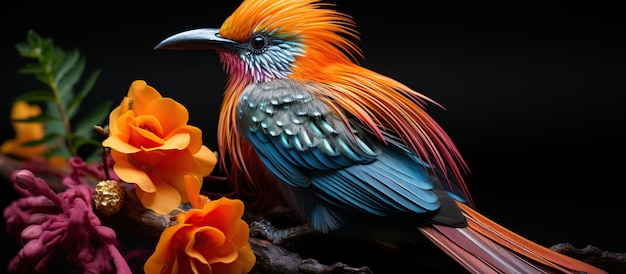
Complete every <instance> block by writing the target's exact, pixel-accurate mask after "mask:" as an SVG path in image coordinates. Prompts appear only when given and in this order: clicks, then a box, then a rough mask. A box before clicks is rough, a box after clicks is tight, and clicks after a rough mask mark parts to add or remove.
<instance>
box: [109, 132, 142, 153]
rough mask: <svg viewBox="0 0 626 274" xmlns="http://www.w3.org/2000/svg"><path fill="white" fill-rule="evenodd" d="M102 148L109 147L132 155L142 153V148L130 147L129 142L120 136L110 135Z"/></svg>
mask: <svg viewBox="0 0 626 274" xmlns="http://www.w3.org/2000/svg"><path fill="white" fill-rule="evenodd" d="M102 146H104V147H109V148H111V149H114V150H117V151H119V152H120V153H124V154H131V153H135V152H138V151H141V149H140V148H138V147H135V146H132V145H130V144H129V143H128V142H126V141H125V140H123V139H121V138H120V137H119V136H118V135H109V137H107V138H106V139H105V140H104V141H102Z"/></svg>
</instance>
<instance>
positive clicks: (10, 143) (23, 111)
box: [0, 101, 45, 160]
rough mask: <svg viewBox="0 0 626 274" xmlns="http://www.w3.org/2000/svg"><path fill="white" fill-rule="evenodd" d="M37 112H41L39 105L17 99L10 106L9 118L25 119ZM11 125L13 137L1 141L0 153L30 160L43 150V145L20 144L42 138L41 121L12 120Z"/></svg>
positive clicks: (42, 126) (42, 127)
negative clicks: (13, 132)
mask: <svg viewBox="0 0 626 274" xmlns="http://www.w3.org/2000/svg"><path fill="white" fill-rule="evenodd" d="M39 114H41V108H40V107H39V106H37V105H29V104H28V103H27V102H25V101H17V102H15V103H14V104H13V107H12V108H11V119H26V118H31V117H35V116H37V115H39ZM12 125H13V129H14V130H15V139H11V140H6V141H5V142H4V143H2V147H0V153H2V154H8V155H13V156H15V157H19V158H22V159H29V160H30V159H33V158H35V157H37V156H40V155H42V154H43V153H44V152H45V147H44V146H43V145H37V146H29V147H26V146H22V144H24V143H27V142H30V141H36V140H40V139H41V138H43V136H44V134H45V132H44V125H43V123H24V122H14V123H12Z"/></svg>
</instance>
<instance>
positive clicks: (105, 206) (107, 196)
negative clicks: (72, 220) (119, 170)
mask: <svg viewBox="0 0 626 274" xmlns="http://www.w3.org/2000/svg"><path fill="white" fill-rule="evenodd" d="M93 201H94V204H95V207H96V209H97V210H100V212H102V214H104V215H107V216H108V215H111V214H113V213H116V212H118V211H119V210H120V209H121V208H122V202H123V201H124V190H123V189H122V188H121V187H120V186H119V185H118V184H117V182H116V181H114V180H105V181H100V182H98V184H97V185H96V196H94V197H93Z"/></svg>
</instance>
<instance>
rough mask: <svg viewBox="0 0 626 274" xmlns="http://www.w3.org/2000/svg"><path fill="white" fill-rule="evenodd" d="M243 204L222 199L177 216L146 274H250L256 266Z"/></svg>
mask: <svg viewBox="0 0 626 274" xmlns="http://www.w3.org/2000/svg"><path fill="white" fill-rule="evenodd" d="M243 212H244V204H243V202H241V201H240V200H237V199H228V198H225V197H222V198H220V199H218V200H214V201H210V202H208V203H206V204H204V206H203V207H202V209H191V210H189V211H188V212H186V213H179V214H178V215H177V216H176V219H177V223H176V224H175V225H173V226H170V227H167V228H166V229H165V230H164V231H163V232H162V233H161V238H160V239H159V243H158V244H157V246H156V249H155V252H154V253H153V254H152V255H151V256H150V258H148V260H147V261H146V263H145V264H144V272H145V273H209V274H210V273H230V274H235V273H237V274H240V273H248V272H250V270H252V267H253V266H254V264H255V263H256V257H255V256H254V253H253V252H252V249H251V247H250V243H249V242H248V240H249V228H248V224H247V223H246V222H245V221H243V220H241V217H242V216H243Z"/></svg>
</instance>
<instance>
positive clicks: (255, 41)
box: [250, 34, 270, 53]
mask: <svg viewBox="0 0 626 274" xmlns="http://www.w3.org/2000/svg"><path fill="white" fill-rule="evenodd" d="M269 44H270V40H269V38H267V37H265V36H263V35H260V34H258V35H255V36H252V38H251V39H250V47H252V49H253V50H254V52H256V53H261V52H264V51H266V50H267V48H268V47H269Z"/></svg>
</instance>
